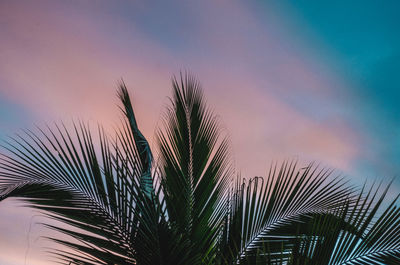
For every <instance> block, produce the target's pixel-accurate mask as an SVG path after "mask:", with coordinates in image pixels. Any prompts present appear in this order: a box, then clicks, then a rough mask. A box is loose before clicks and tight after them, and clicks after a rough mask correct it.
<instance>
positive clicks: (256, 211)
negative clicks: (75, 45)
mask: <svg viewBox="0 0 400 265" xmlns="http://www.w3.org/2000/svg"><path fill="white" fill-rule="evenodd" d="M172 86H173V97H172V99H171V103H172V104H171V106H170V107H169V108H168V109H167V111H166V113H165V115H164V119H163V126H162V128H160V129H159V130H158V131H157V145H158V152H157V153H156V156H155V157H156V159H155V160H154V159H153V155H152V152H151V150H150V147H149V144H148V142H147V140H146V138H145V137H144V136H143V135H142V133H141V132H140V130H139V128H138V125H137V122H136V119H135V114H134V111H133V107H132V104H131V100H130V98H129V94H128V91H127V89H126V86H125V84H124V83H121V85H120V87H119V90H118V96H119V98H120V100H121V102H122V105H123V106H122V110H123V113H124V116H125V120H124V122H123V124H122V126H121V128H120V129H118V130H117V131H116V136H115V139H113V140H110V138H109V137H108V136H107V135H106V134H105V133H104V131H103V129H102V128H100V127H99V128H98V137H97V138H96V137H94V136H92V133H91V131H90V130H89V129H88V126H87V125H85V124H83V123H79V124H75V125H74V126H73V128H72V130H69V129H67V128H66V126H64V125H63V124H61V125H58V124H55V125H54V127H47V128H46V130H43V129H40V128H39V129H38V132H33V131H31V130H25V131H24V134H23V135H17V136H16V137H14V138H11V139H10V140H9V141H8V142H7V143H6V144H4V145H3V148H4V152H3V154H2V155H1V157H0V200H4V199H5V198H8V197H18V198H21V199H23V200H24V201H25V202H26V203H27V205H28V206H30V207H35V208H37V209H40V210H41V211H42V212H43V214H44V215H46V216H47V217H49V218H51V219H54V220H56V221H58V223H57V225H56V224H50V223H47V224H45V226H46V227H48V228H50V229H53V230H55V231H59V232H61V233H63V234H65V235H67V236H69V237H68V239H66V238H64V239H60V238H56V237H53V238H51V240H53V241H55V242H56V243H58V244H59V245H60V248H57V249H53V250H52V251H50V252H51V254H53V255H55V256H56V258H57V261H58V262H59V263H61V264H140V265H143V264H221V265H222V264H367V263H368V262H369V263H368V264H395V263H396V262H399V259H400V240H399V238H400V237H399V233H400V232H399V231H400V213H399V210H398V209H397V208H396V206H395V201H394V202H393V203H392V204H391V205H390V206H389V207H388V208H387V209H386V211H385V212H384V213H383V214H382V215H381V216H380V218H379V219H378V220H375V216H377V211H378V208H379V207H380V206H381V204H382V201H383V199H384V196H385V194H386V191H387V190H386V191H385V192H384V193H383V194H382V196H381V197H380V199H379V200H378V202H377V203H374V198H375V195H376V192H377V190H378V189H376V191H375V190H372V188H371V190H370V191H369V193H367V194H365V192H364V191H363V190H361V191H360V192H357V190H356V189H355V188H353V187H350V186H349V185H348V184H347V183H346V182H345V180H344V179H343V178H332V177H331V171H329V170H326V169H319V168H318V167H317V166H314V165H313V164H311V165H309V166H307V167H303V168H301V167H299V166H297V163H296V162H285V163H283V164H282V165H280V166H278V165H273V166H272V167H271V169H270V171H269V174H268V176H267V177H266V178H265V179H264V178H261V177H256V178H252V179H250V180H247V181H246V180H242V179H241V178H240V177H238V176H236V175H235V171H234V169H233V166H232V159H231V158H230V149H229V140H228V138H227V137H226V135H224V133H223V131H222V130H221V129H220V128H219V124H218V119H217V118H216V116H215V115H214V114H213V113H212V111H211V110H210V109H209V108H208V107H207V105H206V103H205V100H204V97H203V94H202V90H201V88H200V85H199V83H198V82H197V81H196V80H195V79H194V78H193V77H191V76H189V75H185V76H182V75H181V76H180V78H179V79H177V78H173V80H172ZM371 194H375V195H373V196H372V197H373V198H371ZM58 224H59V225H58ZM61 246H64V247H61ZM396 264H397V263H396Z"/></svg>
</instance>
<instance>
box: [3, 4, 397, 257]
mask: <svg viewBox="0 0 400 265" xmlns="http://www.w3.org/2000/svg"><path fill="white" fill-rule="evenodd" d="M399 10H400V2H399V1H366V0H364V1H285V0H281V1H236V0H231V1H228V0H226V1H219V0H214V1H211V0H210V1H149V0H143V1H135V0H132V1H99V0H93V1H89V0H82V1H56V0H49V1H41V0H35V1H34V0H32V1H18V0H17V1H14V0H1V1H0V140H4V139H7V136H8V135H13V134H14V133H17V132H19V131H20V129H21V128H33V127H34V126H35V125H38V126H43V125H44V124H45V123H46V122H52V121H67V122H68V121H71V120H72V119H82V120H89V121H90V122H91V123H93V124H94V125H96V123H97V122H99V123H101V124H103V125H104V126H105V127H106V128H112V127H115V126H117V125H118V123H119V118H120V117H121V113H120V111H119V109H118V108H117V104H118V101H117V98H116V87H117V83H118V81H119V80H120V79H121V78H123V79H124V81H125V83H126V84H127V86H128V88H129V90H130V92H131V96H132V97H133V103H134V107H135V109H136V115H137V116H138V122H139V125H140V126H141V128H142V131H143V133H144V134H145V136H147V137H148V139H149V140H150V142H153V139H154V138H153V135H154V131H155V129H156V127H157V124H159V122H160V116H161V114H162V112H163V110H164V109H165V106H166V105H167V104H168V103H169V100H168V96H170V94H171V93H170V92H171V76H172V75H174V74H176V75H179V72H180V71H189V72H191V73H193V74H194V75H195V76H196V77H197V78H198V79H199V80H200V82H201V83H202V86H203V88H204V93H205V96H206V98H207V101H208V103H209V105H210V106H211V107H212V108H213V109H214V111H215V112H216V113H217V114H218V115H219V116H220V118H221V121H222V126H223V128H224V129H226V130H227V131H228V132H229V135H230V139H231V142H232V147H233V155H234V159H235V165H236V169H237V172H240V173H241V174H242V175H243V176H247V177H251V176H255V175H258V176H260V175H261V176H262V175H265V174H266V171H267V169H268V168H269V165H270V163H271V162H272V161H282V160H284V159H293V158H298V159H299V160H300V161H302V162H310V161H317V162H320V163H321V164H322V165H323V166H327V167H332V168H335V169H337V171H336V173H335V174H342V175H345V176H347V177H348V179H350V180H351V182H352V183H363V182H364V181H365V180H369V181H373V180H378V181H380V180H384V181H386V182H388V181H389V180H391V179H392V178H393V177H396V176H397V177H400V105H399V102H400V74H399V73H398V71H399V70H400V31H399V29H400V16H399ZM399 183H400V181H399V180H397V181H396V182H395V185H394V186H393V189H394V190H395V191H396V190H397V191H398V190H399V189H400V184H399ZM17 205H20V204H17V203H16V202H15V201H13V200H7V201H5V202H1V203H0V264H2V265H17V264H18V265H19V264H24V262H25V258H26V264H28V265H37V264H51V263H49V262H47V263H46V259H48V257H47V256H46V254H45V252H44V249H43V248H44V247H45V246H48V242H46V241H45V240H43V239H41V238H40V235H43V233H46V232H43V229H42V228H41V227H40V225H39V224H38V223H39V222H40V221H41V220H42V221H43V219H41V217H38V216H36V214H35V213H34V212H32V211H30V210H28V209H25V208H21V207H16V206H17Z"/></svg>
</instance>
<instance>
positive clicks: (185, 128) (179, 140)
mask: <svg viewBox="0 0 400 265" xmlns="http://www.w3.org/2000/svg"><path fill="white" fill-rule="evenodd" d="M172 83H173V98H172V99H171V101H172V106H171V107H170V108H168V110H167V113H166V115H165V120H164V126H163V129H162V130H160V131H159V132H158V134H157V136H158V142H159V148H160V150H159V151H160V171H161V184H162V188H163V192H164V196H165V201H166V205H167V211H168V217H169V220H170V222H171V223H172V224H174V225H175V226H177V227H178V229H179V231H181V233H182V234H183V235H184V236H186V237H187V238H188V239H189V240H190V241H191V242H192V244H193V249H192V251H193V253H192V255H195V256H196V255H198V256H200V257H201V259H202V260H203V262H206V261H207V260H208V258H210V256H212V254H211V253H210V251H211V249H212V247H213V245H214V244H215V241H216V240H217V237H218V234H219V226H220V223H221V222H222V219H223V215H224V211H225V210H226V209H225V208H224V207H223V206H224V196H225V194H226V192H227V187H228V184H229V181H228V180H229V177H230V176H231V172H232V168H231V165H230V162H231V161H230V159H229V145H228V139H227V138H226V137H225V136H223V135H222V134H221V129H220V128H219V125H218V120H217V118H216V116H215V115H214V114H213V113H212V112H211V111H210V110H209V109H208V108H207V107H206V104H205V102H204V98H203V94H202V91H201V89H200V84H199V83H198V82H197V81H196V80H195V79H194V78H193V77H192V76H190V75H188V74H186V75H184V76H182V75H181V76H180V79H176V78H174V79H173V80H172Z"/></svg>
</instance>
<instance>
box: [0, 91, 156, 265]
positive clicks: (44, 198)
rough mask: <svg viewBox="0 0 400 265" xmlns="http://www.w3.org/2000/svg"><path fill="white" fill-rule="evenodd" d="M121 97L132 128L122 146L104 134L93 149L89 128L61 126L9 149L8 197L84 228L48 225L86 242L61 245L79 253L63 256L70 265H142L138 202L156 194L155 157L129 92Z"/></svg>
mask: <svg viewBox="0 0 400 265" xmlns="http://www.w3.org/2000/svg"><path fill="white" fill-rule="evenodd" d="M119 95H120V97H121V101H122V103H123V105H124V108H125V114H126V118H127V120H128V123H129V125H130V127H128V128H126V129H125V130H121V132H122V131H123V132H124V133H120V134H119V135H118V139H117V141H116V142H110V141H109V140H108V139H107V137H106V136H105V133H104V132H103V130H102V129H100V128H99V134H98V142H96V143H94V141H95V140H94V137H92V134H91V132H90V130H89V129H88V128H87V126H85V125H83V124H80V125H78V126H76V125H74V126H73V132H71V131H70V130H68V129H67V128H66V127H65V126H64V125H62V126H60V125H57V124H56V125H55V126H54V128H53V129H52V128H50V127H48V128H47V132H46V131H45V130H42V129H39V133H35V132H32V131H25V133H24V135H23V136H17V137H16V138H12V139H11V140H10V141H8V142H7V143H5V144H4V145H3V147H4V149H5V150H6V153H3V154H2V155H1V158H0V187H1V190H2V192H1V199H5V198H7V197H22V198H24V200H25V201H26V202H28V203H29V205H30V206H32V207H36V208H39V209H41V210H43V211H45V212H46V213H47V215H48V216H50V217H51V218H54V219H56V220H58V221H61V222H63V223H65V224H68V225H71V226H72V227H75V228H78V230H73V231H72V230H68V229H64V228H62V227H54V226H49V227H51V228H52V229H55V230H58V231H60V232H62V233H64V234H67V235H70V236H72V237H73V238H74V239H75V241H76V240H78V241H80V243H75V241H74V242H69V241H62V240H57V239H54V240H55V241H57V242H58V243H61V244H64V245H66V246H69V247H70V248H71V249H72V250H74V251H72V252H62V253H61V252H60V251H57V253H58V254H59V255H60V257H63V260H64V261H65V263H67V264H68V262H69V261H73V262H78V263H79V264H80V263H85V264H86V263H87V264H111V263H112V264H133V263H134V262H135V255H136V254H137V253H136V251H135V249H134V240H133V239H134V238H135V236H136V235H138V234H140V232H138V229H137V225H138V222H139V221H138V220H140V218H143V217H141V216H140V214H139V212H138V208H139V207H138V205H139V204H138V202H140V203H142V201H143V200H141V196H142V193H143V192H144V193H145V194H151V193H154V192H153V190H152V189H153V187H152V181H151V173H150V172H151V162H152V161H151V159H152V157H151V152H150V149H149V148H148V144H147V141H146V140H145V139H144V137H143V135H142V134H141V133H140V131H139V129H138V127H137V124H136V121H135V117H134V113H133V108H132V106H131V103H130V100H129V95H128V94H127V91H126V88H125V86H121V88H120V91H119ZM128 142H129V143H130V146H129V148H127V146H126V143H128ZM149 178H150V180H149ZM142 208H143V207H142ZM153 208H154V207H153ZM79 253H81V254H79Z"/></svg>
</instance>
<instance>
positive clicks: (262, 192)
mask: <svg viewBox="0 0 400 265" xmlns="http://www.w3.org/2000/svg"><path fill="white" fill-rule="evenodd" d="M329 175H330V171H327V170H318V169H317V168H316V167H313V166H312V165H310V166H308V167H306V168H303V169H297V167H296V163H293V162H292V163H284V164H282V166H281V168H279V169H278V168H277V167H276V166H275V167H273V168H271V170H270V173H269V175H268V177H267V178H266V179H263V178H260V177H257V178H254V179H251V180H250V181H248V183H246V182H243V183H242V184H240V185H239V184H238V185H236V189H235V190H234V191H233V193H232V195H231V203H230V205H231V206H230V207H231V210H230V213H229V215H228V216H227V218H226V223H227V225H228V229H227V232H226V238H225V242H226V243H225V244H223V246H222V249H223V250H224V254H223V255H222V256H223V257H224V259H225V260H226V261H225V262H226V264H236V263H238V262H241V263H243V264H253V263H254V262H256V261H257V264H269V263H271V264H280V263H279V262H287V261H288V259H289V254H290V248H291V247H292V246H293V244H294V242H295V240H296V238H295V236H294V235H296V232H298V231H296V230H297V229H299V227H300V229H302V230H304V224H306V223H307V222H310V220H313V219H314V218H315V217H316V216H318V215H325V214H330V213H332V212H333V211H335V210H336V209H337V208H339V207H341V206H342V205H343V203H344V202H345V201H346V199H348V198H349V196H351V189H349V188H348V187H346V186H343V184H344V183H343V180H342V179H338V178H333V179H332V178H329ZM299 225H300V226H299ZM300 232H305V231H300ZM277 262H278V263H277Z"/></svg>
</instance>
